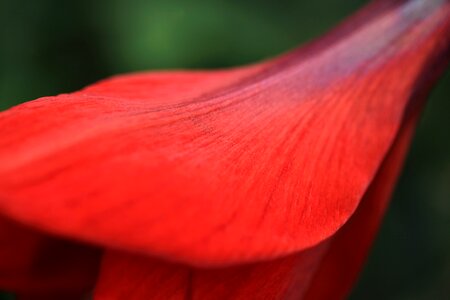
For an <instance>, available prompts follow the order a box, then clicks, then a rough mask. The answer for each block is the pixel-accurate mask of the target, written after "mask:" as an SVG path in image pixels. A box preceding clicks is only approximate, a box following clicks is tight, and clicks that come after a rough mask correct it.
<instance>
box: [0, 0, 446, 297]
mask: <svg viewBox="0 0 450 300" xmlns="http://www.w3.org/2000/svg"><path fill="white" fill-rule="evenodd" d="M365 2H366V1H363V0H346V1H343V0H314V1H306V0H292V1H286V0H285V1H279V0H266V1H262V0H258V1H256V0H254V1H248V0H246V1H244V0H240V1H238V0H233V1H232V0H223V1H220V0H153V1H149V0H147V1H145V0H109V1H106V0H105V1H103V0H90V1H87V0H78V1H61V0H40V1H38V0H36V1H33V0H31V1H24V0H19V1H18V0H0V43H1V44H0V109H6V108H8V107H10V106H12V105H15V104H18V103H20V102H24V101H27V100H31V99H35V98H37V97H40V96H44V95H55V94H58V93H62V92H71V91H75V90H77V89H80V88H81V87H84V86H86V85H88V84H91V83H93V82H95V81H97V80H99V79H102V78H105V77H107V76H110V75H112V74H118V73H125V72H130V71H138V70H150V69H155V68H166V69H167V68H215V67H228V66H234V65H239V64H245V63H249V62H255V61H257V60H261V59H264V58H267V57H270V56H273V55H276V54H279V53H281V52H284V51H286V50H288V49H291V48H292V47H295V46H296V45H298V44H300V43H304V42H306V41H308V40H310V39H311V38H313V37H316V36H318V35H320V34H322V33H324V32H325V31H326V30H327V29H329V28H331V27H332V26H333V25H334V24H336V23H337V22H338V21H339V20H341V19H342V18H344V17H345V16H347V15H349V14H350V13H351V12H353V11H354V10H356V9H357V8H358V7H360V6H361V5H363V4H364V3H365ZM449 99H450V72H447V73H446V75H445V76H444V78H442V80H441V81H440V83H439V85H438V86H437V88H436V89H435V90H434V91H433V93H432V95H431V99H430V102H429V104H428V106H427V108H426V111H425V113H424V115H423V118H422V120H421V122H420V124H419V128H418V132H417V135H416V138H415V140H414V144H413V147H412V150H411V152H410V155H409V157H408V160H407V164H406V166H405V169H404V172H403V175H402V177H401V179H400V182H399V185H398V187H397V190H396V193H395V197H394V199H393V202H392V204H391V206H390V209H389V211H388V214H387V217H386V219H385V221H384V224H383V227H382V230H381V232H380V234H379V237H378V239H377V241H376V244H375V247H374V249H373V251H372V253H371V256H370V259H369V262H368V263H367V266H366V268H365V270H364V272H363V274H362V277H361V279H360V281H359V283H358V285H357V286H356V288H355V291H354V293H353V295H352V297H351V299H354V300H356V299H369V300H370V299H424V300H425V299H426V300H428V299H450V135H449V129H450V102H449V101H448V100H449ZM355 242H357V241H355ZM2 297H3V298H5V299H9V296H6V294H4V295H3V296H2V295H1V293H0V299H3V298H2Z"/></svg>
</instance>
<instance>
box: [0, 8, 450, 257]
mask: <svg viewBox="0 0 450 300" xmlns="http://www.w3.org/2000/svg"><path fill="white" fill-rule="evenodd" d="M449 15H450V4H449V3H448V2H442V3H441V1H437V2H436V1H405V2H402V3H401V4H396V3H394V2H389V1H386V2H381V4H377V5H374V6H371V7H369V8H367V10H366V11H364V12H363V13H361V14H360V15H358V16H357V17H356V18H355V19H353V21H352V20H351V21H349V22H348V23H346V24H345V25H344V27H343V29H341V30H338V31H335V32H334V33H331V35H329V36H328V37H326V38H325V39H324V40H322V41H318V42H317V43H315V44H313V45H312V46H309V47H308V48H306V49H305V50H301V51H298V52H294V53H293V54H291V55H287V56H286V57H282V58H281V59H278V60H274V61H272V62H268V63H266V64H264V65H261V66H256V67H253V68H249V69H242V70H233V71H221V72H210V73H200V74H197V73H193V74H190V73H187V74H184V75H183V74H179V73H175V74H172V75H170V74H167V73H166V74H165V75H164V76H165V77H159V76H163V75H158V74H156V75H141V76H139V75H136V76H134V77H131V78H123V79H116V80H115V81H114V80H113V81H111V82H109V83H108V82H106V83H103V84H100V85H98V86H97V87H96V86H94V87H91V88H89V89H87V90H85V91H81V92H78V93H74V94H71V95H63V96H58V97H53V98H43V99H39V100H37V101H34V102H31V103H28V104H24V105H21V106H19V107H16V108H14V109H11V110H9V111H7V112H5V113H2V114H1V115H0V126H1V127H0V128H1V129H0V136H2V141H1V142H0V147H1V148H0V211H1V212H2V213H3V214H6V215H8V216H11V217H13V218H17V219H19V220H21V221H22V222H25V223H27V224H31V225H33V226H37V227H39V228H42V229H45V230H48V231H51V232H55V233H59V234H64V235H68V236H72V237H76V238H81V239H84V240H89V241H95V242H97V243H102V244H105V245H108V246H112V247H118V248H122V249H132V250H133V251H139V252H142V253H146V254H150V255H158V256H162V257H165V258H168V259H171V260H177V261H183V262H187V263H190V264H196V265H204V266H205V265H206V266H212V265H218V266H223V265H228V264H232V263H237V262H252V261H258V260H263V259H268V258H273V257H278V256H282V255H286V254H289V253H292V252H296V251H300V250H302V249H305V248H307V247H310V246H313V245H316V244H318V243H319V242H321V241H323V240H324V239H326V238H328V237H330V236H331V235H332V234H333V233H335V232H336V231H337V230H338V229H339V228H340V227H341V226H342V225H343V224H345V222H346V221H347V220H348V219H349V218H350V216H351V215H352V214H353V212H354V211H355V209H356V208H357V206H358V204H359V202H360V200H361V198H362V197H363V194H364V193H365V191H366V189H367V187H368V186H369V184H370V183H371V181H372V180H373V178H374V175H375V174H376V172H377V170H378V168H379V166H380V164H381V162H382V161H383V159H384V157H385V155H386V153H387V152H388V149H389V148H390V146H391V144H392V142H393V140H394V138H395V136H396V134H397V131H398V129H399V128H400V126H401V124H402V120H403V116H404V114H405V112H406V111H408V110H412V109H413V105H415V104H416V103H415V102H414V101H413V100H415V99H416V97H415V93H416V92H417V89H421V88H423V87H424V86H426V85H428V84H429V79H428V78H426V77H423V74H428V73H429V72H430V71H432V69H431V68H432V67H435V63H436V62H439V61H441V59H440V58H441V56H442V55H444V54H445V53H447V52H445V51H447V50H448V44H449V37H450V32H449V31H450V17H449ZM361 16H364V17H361ZM369 16H370V17H369ZM349 24H350V25H349ZM349 28H358V29H352V30H350V29H349ZM432 73H434V72H432ZM195 76H198V77H196V78H198V82H197V81H195V80H194V83H192V78H193V77H195ZM243 78H245V79H243ZM155 81H156V82H160V83H156V84H155ZM169 82H170V83H169ZM211 82H212V83H211ZM177 85H179V86H181V87H180V88H176V86H177ZM191 85H192V90H191V88H190V86H191ZM109 91H111V92H109ZM166 98H167V99H166ZM166 101H168V102H167V104H166V103H165V102H166Z"/></svg>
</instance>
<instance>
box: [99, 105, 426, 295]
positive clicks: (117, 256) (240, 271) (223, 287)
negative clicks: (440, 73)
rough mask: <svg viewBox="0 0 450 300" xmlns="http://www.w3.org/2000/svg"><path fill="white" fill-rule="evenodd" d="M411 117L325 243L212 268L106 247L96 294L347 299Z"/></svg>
mask: <svg viewBox="0 0 450 300" xmlns="http://www.w3.org/2000/svg"><path fill="white" fill-rule="evenodd" d="M417 118H418V114H417V113H416V114H414V115H413V114H410V115H408V120H406V122H405V125H404V126H403V128H402V130H401V131H400V132H399V136H398V137H397V139H396V142H395V143H394V144H393V146H392V149H391V150H390V151H389V154H388V155H387V157H386V159H385V160H384V162H383V164H382V166H381V168H380V170H379V172H378V173H377V175H376V177H375V179H374V181H373V182H372V184H371V185H370V187H369V189H368V190H367V192H366V194H365V195H364V198H363V200H362V201H361V205H360V206H359V207H358V209H357V211H356V212H355V214H354V215H353V216H352V217H351V218H350V220H349V221H348V222H347V224H345V225H344V226H343V227H342V228H341V229H340V230H339V231H338V232H337V233H336V235H335V236H333V237H332V238H330V239H328V240H327V241H326V242H324V243H322V244H319V245H318V246H316V247H313V248H310V249H308V250H305V251H303V252H300V253H297V254H295V255H291V256H288V257H286V258H282V259H278V260H275V261H270V262H264V263H258V264H250V265H246V266H239V267H231V268H224V269H217V270H201V269H189V268H187V267H183V266H179V265H173V264H169V263H163V262H161V261H154V260H152V259H148V258H145V257H138V256H133V255H130V254H123V253H111V252H110V253H108V255H107V256H106V258H105V259H104V261H103V265H102V272H101V274H100V279H99V284H98V286H97V288H96V293H95V299H96V300H102V299H110V300H113V299H123V298H125V297H126V298H127V299H130V300H133V299H202V300H206V299H233V300H235V299H314V300H321V299H324V300H326V299H345V297H346V296H348V293H349V291H350V290H351V287H352V285H353V283H354V281H355V280H356V277H357V274H358V273H359V271H360V268H361V265H362V263H363V261H364V260H365V257H366V255H367V252H368V250H369V248H370V246H371V244H372V241H373V239H374V237H375V234H376V232H377V230H378V227H379V223H380V221H381V219H382V217H383V214H384V211H385V209H386V206H387V203H388V200H389V197H390V195H391V193H392V190H393V187H394V184H395V181H396V179H397V177H398V174H399V172H400V169H401V166H402V163H403V160H404V158H405V154H406V152H407V149H408V146H409V144H410V140H411V137H412V133H413V129H414V127H415V123H416V121H417ZM174 286H176V287H177V288H174ZM171 292H173V294H171ZM159 293H162V294H159ZM168 295H170V297H169V296H168Z"/></svg>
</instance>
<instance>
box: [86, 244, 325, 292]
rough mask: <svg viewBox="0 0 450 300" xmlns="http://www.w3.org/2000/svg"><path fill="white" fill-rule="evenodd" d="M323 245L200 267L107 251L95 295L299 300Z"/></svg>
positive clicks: (323, 248)
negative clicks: (239, 263) (251, 261)
mask: <svg viewBox="0 0 450 300" xmlns="http://www.w3.org/2000/svg"><path fill="white" fill-rule="evenodd" d="M327 246H328V244H327V243H325V244H321V245H318V246H316V247H314V248H312V249H309V250H305V251H302V252H301V253H299V254H296V255H293V256H289V257H287V258H282V259H278V260H275V261H271V262H266V263H258V264H250V265H244V266H239V267H229V268H224V269H217V270H214V269H212V270H201V269H192V268H189V267H185V266H181V265H175V264H170V263H165V262H162V261H157V260H154V259H150V258H147V257H139V256H133V255H131V254H125V253H120V252H119V253H118V252H109V253H108V254H107V255H106V257H105V259H104V261H103V264H102V272H101V275H100V279H99V282H98V285H97V288H96V291H95V297H94V298H95V299H96V300H102V299H105V300H106V299H110V300H113V299H124V298H127V299H130V300H138V299H202V300H207V299H211V300H213V299H224V300H225V299H233V300H234V299H299V297H300V296H301V295H303V294H304V293H305V291H306V289H307V288H308V286H309V282H310V280H311V277H312V276H313V275H314V270H315V269H316V268H317V266H318V264H319V263H320V260H321V258H322V255H323V253H324V251H325V250H326V249H327Z"/></svg>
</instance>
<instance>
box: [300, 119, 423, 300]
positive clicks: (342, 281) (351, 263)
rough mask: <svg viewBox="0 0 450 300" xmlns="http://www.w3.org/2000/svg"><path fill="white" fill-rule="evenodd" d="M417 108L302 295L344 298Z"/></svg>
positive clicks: (375, 223) (373, 230) (403, 154)
mask: <svg viewBox="0 0 450 300" xmlns="http://www.w3.org/2000/svg"><path fill="white" fill-rule="evenodd" d="M418 117H419V114H418V111H416V112H414V114H409V115H408V116H407V119H406V120H405V124H404V125H403V127H402V128H401V130H400V132H399V134H398V137H397V139H396V141H395V143H394V144H393V146H392V149H391V150H390V151H389V154H388V155H387V156H386V158H385V160H384V161H383V164H382V165H381V168H380V170H379V171H378V173H377V175H376V177H375V178H374V181H373V182H372V183H371V185H370V187H369V188H368V190H367V192H366V194H365V195H364V198H363V200H362V201H361V204H360V206H359V207H358V209H357V210H356V212H355V214H354V215H353V216H352V217H351V218H350V220H349V221H348V222H347V224H345V225H344V226H343V227H342V228H341V229H340V230H339V231H338V232H337V233H336V235H335V236H333V238H332V242H331V246H330V247H329V248H328V250H327V254H326V255H325V256H324V257H323V260H322V262H321V265H320V268H319V269H318V270H317V272H316V274H315V278H314V279H313V280H312V282H311V286H310V288H309V291H308V293H307V295H306V296H305V299H314V300H321V299H323V300H326V299H346V296H348V293H349V292H350V290H351V288H352V286H353V284H354V282H355V281H356V279H357V276H358V274H359V272H360V270H361V267H362V265H363V263H364V261H365V259H366V256H367V253H368V252H369V249H370V247H371V245H372V242H373V240H374V238H375V235H376V233H377V231H378V228H379V226H380V222H381V220H382V218H383V215H384V212H385V210H386V207H387V205H388V202H389V198H390V196H391V194H392V192H393V189H394V186H395V183H396V181H397V177H398V175H399V173H400V170H401V167H402V165H403V161H404V159H405V157H406V153H407V150H408V148H409V145H410V142H411V139H412V136H413V133H414V128H415V125H416V121H417V119H418Z"/></svg>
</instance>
